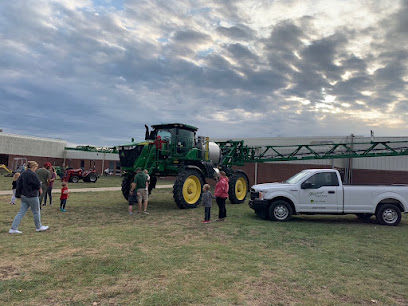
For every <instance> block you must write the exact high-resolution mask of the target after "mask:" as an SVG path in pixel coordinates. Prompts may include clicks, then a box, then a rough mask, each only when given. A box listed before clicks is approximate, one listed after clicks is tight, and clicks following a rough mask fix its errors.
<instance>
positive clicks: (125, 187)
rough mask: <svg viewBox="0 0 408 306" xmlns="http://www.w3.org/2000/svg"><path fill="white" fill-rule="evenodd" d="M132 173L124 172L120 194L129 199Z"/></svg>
mask: <svg viewBox="0 0 408 306" xmlns="http://www.w3.org/2000/svg"><path fill="white" fill-rule="evenodd" d="M134 176H135V175H134V173H126V174H125V175H124V176H123V178H122V194H123V196H124V197H125V199H126V200H128V199H129V191H130V184H131V183H132V181H133V178H134Z"/></svg>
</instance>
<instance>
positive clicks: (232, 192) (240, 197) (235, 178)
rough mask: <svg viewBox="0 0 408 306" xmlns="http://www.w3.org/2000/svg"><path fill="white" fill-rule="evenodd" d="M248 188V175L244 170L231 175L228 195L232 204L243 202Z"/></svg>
mask: <svg viewBox="0 0 408 306" xmlns="http://www.w3.org/2000/svg"><path fill="white" fill-rule="evenodd" d="M248 190H249V188H248V177H247V176H246V174H245V173H244V172H235V173H234V174H233V175H231V176H230V178H229V190H228V196H229V200H230V202H231V203H232V204H241V203H243V202H244V201H245V198H246V196H247V193H248Z"/></svg>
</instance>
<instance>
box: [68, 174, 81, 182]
mask: <svg viewBox="0 0 408 306" xmlns="http://www.w3.org/2000/svg"><path fill="white" fill-rule="evenodd" d="M70 181H71V182H73V183H78V182H79V176H76V175H74V176H71V178H70Z"/></svg>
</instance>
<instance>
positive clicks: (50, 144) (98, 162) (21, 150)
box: [0, 132, 120, 174]
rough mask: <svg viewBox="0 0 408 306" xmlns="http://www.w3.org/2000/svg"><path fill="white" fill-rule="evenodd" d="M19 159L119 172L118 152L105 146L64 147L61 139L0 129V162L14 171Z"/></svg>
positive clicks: (98, 170) (65, 144)
mask: <svg viewBox="0 0 408 306" xmlns="http://www.w3.org/2000/svg"><path fill="white" fill-rule="evenodd" d="M23 159H27V160H35V161H36V162H38V164H39V165H42V164H44V163H45V162H50V163H51V164H52V165H54V166H62V165H63V164H64V165H65V167H72V168H84V169H86V170H88V169H95V170H96V171H97V172H98V173H100V174H103V171H104V170H105V169H109V172H111V173H114V174H120V164H119V155H118V154H117V153H114V152H112V150H111V149H107V148H95V147H89V146H86V147H77V148H69V147H67V142H66V141H65V140H61V139H50V138H41V137H30V136H22V135H16V134H8V133H3V132H0V164H4V165H5V166H6V167H8V168H9V169H11V170H13V171H15V170H16V169H14V168H16V167H17V166H18V165H19V164H18V163H16V161H21V160H23Z"/></svg>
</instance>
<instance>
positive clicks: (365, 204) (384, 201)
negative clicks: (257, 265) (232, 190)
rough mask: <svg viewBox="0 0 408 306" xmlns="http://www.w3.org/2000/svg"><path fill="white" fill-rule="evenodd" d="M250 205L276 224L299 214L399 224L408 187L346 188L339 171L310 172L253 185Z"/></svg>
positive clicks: (407, 201) (407, 199)
mask: <svg viewBox="0 0 408 306" xmlns="http://www.w3.org/2000/svg"><path fill="white" fill-rule="evenodd" d="M249 206H250V207H251V208H252V209H253V210H255V213H256V214H257V215H258V216H260V217H261V218H264V219H268V218H269V219H271V220H276V221H287V220H289V219H290V218H291V217H292V215H296V214H309V215H310V214H356V215H357V216H358V217H359V218H370V217H371V216H373V215H375V216H376V219H377V222H378V223H380V224H383V225H398V224H399V223H400V222H401V212H407V211H408V186H405V185H389V186H363V185H361V186H358V185H343V184H342V181H341V177H340V174H339V172H338V171H337V170H333V169H309V170H303V171H302V172H299V173H298V174H296V175H294V176H292V177H291V178H290V179H288V180H287V181H285V182H282V183H266V184H259V185H254V186H252V188H251V199H250V201H249Z"/></svg>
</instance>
